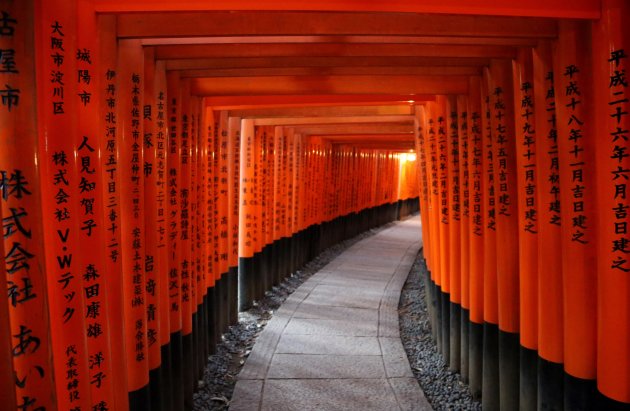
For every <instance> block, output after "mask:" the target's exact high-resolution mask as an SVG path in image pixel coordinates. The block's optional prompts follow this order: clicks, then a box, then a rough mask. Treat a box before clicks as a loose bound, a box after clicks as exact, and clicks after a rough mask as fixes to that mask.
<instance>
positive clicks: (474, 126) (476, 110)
mask: <svg viewBox="0 0 630 411" xmlns="http://www.w3.org/2000/svg"><path fill="white" fill-rule="evenodd" d="M482 116H485V113H484V112H482V110H481V78H480V77H471V78H470V80H469V95H468V159H469V162H468V174H469V180H470V182H469V184H468V185H469V200H468V201H469V203H470V204H469V208H470V224H469V237H470V253H469V255H470V258H469V264H468V265H469V267H470V269H469V272H468V276H469V289H468V292H469V301H470V312H469V318H470V322H469V324H468V327H469V332H468V333H469V337H468V343H469V348H468V357H469V359H468V361H469V365H468V371H469V372H468V380H469V385H470V390H471V392H472V395H473V397H475V398H479V397H481V382H482V370H483V324H484V305H483V304H484V233H485V232H486V231H487V229H486V226H485V221H486V218H487V217H486V208H487V204H486V203H485V202H484V197H485V195H484V193H485V189H486V185H487V179H486V178H485V176H484V168H483V165H484V163H485V161H486V160H484V155H483V154H484V143H485V141H484V134H483V131H484V130H483V128H482V123H483V122H482Z"/></svg>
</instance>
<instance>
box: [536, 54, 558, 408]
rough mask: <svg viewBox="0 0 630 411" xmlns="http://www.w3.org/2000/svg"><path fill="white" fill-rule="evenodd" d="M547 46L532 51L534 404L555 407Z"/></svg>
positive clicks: (554, 161) (554, 191)
mask: <svg viewBox="0 0 630 411" xmlns="http://www.w3.org/2000/svg"><path fill="white" fill-rule="evenodd" d="M551 47H552V45H551V42H540V43H539V44H538V46H537V47H536V48H535V49H534V51H533V67H534V73H533V75H534V107H533V111H534V118H535V123H534V125H535V127H534V129H535V131H536V145H535V150H536V151H535V152H536V179H537V182H536V187H537V190H536V197H537V205H538V207H537V208H538V209H537V214H538V230H537V231H538V246H537V254H538V257H537V272H538V287H537V295H538V309H537V315H538V319H537V320H538V321H537V322H538V330H537V334H538V345H537V347H538V356H539V359H538V403H539V404H541V405H542V404H543V403H545V404H553V403H556V404H558V396H561V395H562V380H563V379H562V378H561V373H562V365H561V364H562V362H563V356H564V355H563V352H564V348H563V325H562V323H563V297H562V250H561V226H560V210H561V206H560V190H561V188H560V168H559V160H558V133H557V129H556V101H555V93H556V92H557V91H556V90H557V89H556V88H555V84H554V83H555V79H556V78H557V72H556V73H554V71H553V68H552V63H551ZM554 375H555V377H554ZM543 382H544V383H543ZM558 384H560V386H558ZM554 398H555V399H554Z"/></svg>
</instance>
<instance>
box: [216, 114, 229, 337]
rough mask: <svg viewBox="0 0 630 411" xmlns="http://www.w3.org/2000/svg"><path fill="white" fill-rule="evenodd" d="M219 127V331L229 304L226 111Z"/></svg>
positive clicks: (220, 117) (225, 320)
mask: <svg viewBox="0 0 630 411" xmlns="http://www.w3.org/2000/svg"><path fill="white" fill-rule="evenodd" d="M218 120H219V128H218V130H217V132H218V141H217V148H218V151H217V175H216V178H217V179H218V181H217V184H218V191H217V193H216V194H215V198H216V200H217V203H216V207H217V212H218V214H217V223H218V232H217V235H218V241H219V249H218V253H219V261H218V270H219V271H218V275H219V276H220V277H219V278H218V283H217V292H218V293H219V296H220V298H219V299H218V300H217V304H218V305H217V311H218V312H219V313H218V314H219V319H220V321H219V324H218V326H219V332H220V333H224V332H225V331H227V326H228V310H227V307H228V305H229V286H228V278H227V275H228V270H229V261H228V258H229V254H228V252H229V241H230V240H229V238H228V234H229V225H228V214H229V212H228V211H229V208H228V205H229V204H228V201H229V200H228V186H229V184H228V178H229V171H228V145H229V136H228V126H229V124H228V113H227V111H222V112H221V113H220V114H219V119H218Z"/></svg>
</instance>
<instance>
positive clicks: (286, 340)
mask: <svg viewBox="0 0 630 411" xmlns="http://www.w3.org/2000/svg"><path fill="white" fill-rule="evenodd" d="M419 220H420V219H419V218H418V217H417V216H416V217H413V218H410V219H407V220H405V221H402V222H399V223H396V224H394V225H392V226H391V227H388V228H386V229H385V230H383V231H381V232H379V233H377V234H375V235H373V236H371V237H369V238H366V239H365V240H362V241H360V242H358V243H356V244H355V245H353V246H352V247H351V248H349V249H348V250H346V251H345V252H344V253H343V254H341V255H340V256H339V257H337V258H336V259H334V260H333V261H331V262H330V263H329V264H328V265H327V266H325V267H324V268H323V269H322V270H320V271H319V272H317V273H316V274H314V275H313V276H312V277H311V278H309V279H308V280H307V281H306V282H304V284H302V285H301V286H300V287H299V288H298V289H297V290H296V291H295V292H294V293H293V294H291V296H289V298H288V299H287V300H286V301H285V302H284V304H283V305H282V306H281V307H280V308H279V309H278V311H277V312H276V313H274V316H273V318H272V319H271V321H269V323H268V324H267V327H266V328H265V329H264V330H263V332H262V333H261V335H260V336H259V337H258V339H257V341H256V343H255V345H254V348H253V350H252V352H251V354H250V355H249V357H248V359H247V361H246V363H245V365H244V367H243V369H242V370H241V372H240V374H239V375H238V382H237V384H236V387H235V389H234V394H233V396H232V403H231V405H230V410H233V411H237V410H243V411H251V410H265V411H285V410H287V411H288V410H299V411H307V410H318V411H321V410H361V411H367V410H378V411H384V410H385V411H389V410H431V407H430V405H429V404H428V402H427V400H426V398H425V397H424V394H423V393H422V390H421V389H420V387H419V385H418V383H417V381H416V379H415V378H414V377H413V374H412V372H411V368H410V367H409V362H408V360H407V356H406V354H405V351H404V349H403V346H402V343H401V341H400V334H399V328H398V300H399V297H400V290H401V289H402V287H403V285H404V283H405V279H406V278H407V275H408V273H409V270H410V269H411V266H412V264H413V261H414V258H415V256H416V254H417V253H418V250H419V249H420V247H421V243H422V241H421V232H420V221H419Z"/></svg>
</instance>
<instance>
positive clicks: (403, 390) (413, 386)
mask: <svg viewBox="0 0 630 411" xmlns="http://www.w3.org/2000/svg"><path fill="white" fill-rule="evenodd" d="M389 383H390V385H391V387H392V389H393V390H394V393H395V394H396V399H397V400H398V404H399V406H400V409H401V410H403V411H432V410H433V408H432V407H431V405H430V404H429V401H427V398H426V397H425V396H424V393H423V392H422V390H421V389H420V386H419V385H418V381H417V380H416V379H415V378H390V379H389Z"/></svg>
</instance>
